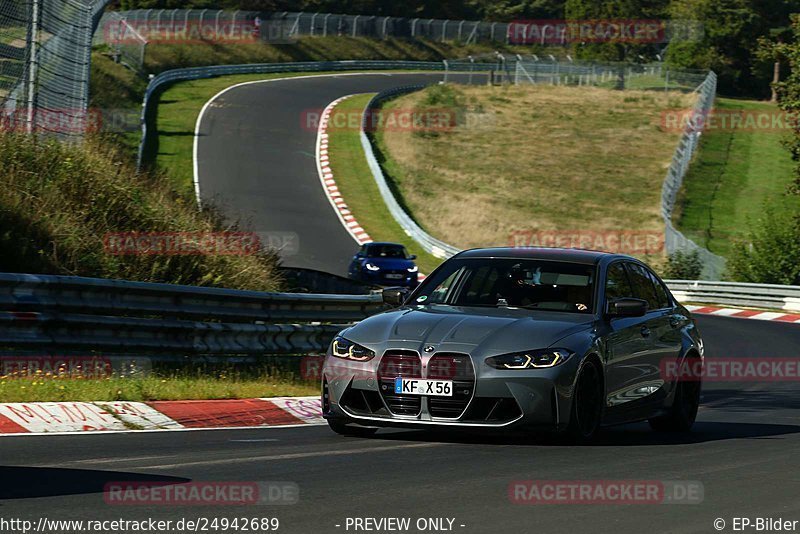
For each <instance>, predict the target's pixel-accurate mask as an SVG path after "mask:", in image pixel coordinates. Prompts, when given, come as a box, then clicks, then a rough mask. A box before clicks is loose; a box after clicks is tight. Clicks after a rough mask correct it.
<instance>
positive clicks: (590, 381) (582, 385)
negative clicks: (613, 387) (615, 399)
mask: <svg viewBox="0 0 800 534" xmlns="http://www.w3.org/2000/svg"><path fill="white" fill-rule="evenodd" d="M603 397H604V393H603V378H602V374H601V371H600V368H599V366H598V365H597V364H596V363H595V362H594V361H592V360H585V361H584V362H583V363H582V364H581V366H580V368H579V369H578V378H577V380H575V392H574V395H573V398H572V408H571V410H570V418H569V426H568V427H567V429H566V431H565V433H564V435H565V437H566V438H567V439H568V440H569V441H570V442H572V443H587V442H589V441H591V440H592V438H594V436H595V434H597V430H598V429H599V428H600V420H601V417H602V413H603Z"/></svg>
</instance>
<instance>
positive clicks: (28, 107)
mask: <svg viewBox="0 0 800 534" xmlns="http://www.w3.org/2000/svg"><path fill="white" fill-rule="evenodd" d="M107 2H108V0H17V1H6V2H3V3H2V4H1V5H2V7H0V65H2V67H0V87H1V88H2V89H0V99H2V108H1V109H2V121H3V127H4V129H10V130H17V131H25V132H36V133H43V134H47V135H54V136H57V137H59V138H65V139H69V138H81V137H82V136H83V134H84V133H85V131H86V129H87V123H88V121H89V116H88V113H87V108H88V102H89V65H90V59H91V45H92V33H93V31H94V27H95V25H96V24H97V22H98V21H99V17H100V13H101V12H102V10H103V8H104V7H105V5H106V3H107Z"/></svg>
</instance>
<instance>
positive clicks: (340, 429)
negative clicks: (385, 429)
mask: <svg viewBox="0 0 800 534" xmlns="http://www.w3.org/2000/svg"><path fill="white" fill-rule="evenodd" d="M328 426H329V427H331V430H333V431H334V432H336V433H337V434H339V435H340V436H350V437H356V438H368V437H370V436H372V435H373V434H375V432H377V431H378V429H377V428H367V427H363V426H355V425H346V424H344V423H342V422H341V421H339V420H337V419H328Z"/></svg>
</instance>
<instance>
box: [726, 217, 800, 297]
mask: <svg viewBox="0 0 800 534" xmlns="http://www.w3.org/2000/svg"><path fill="white" fill-rule="evenodd" d="M728 271H729V273H730V275H731V277H732V278H733V279H734V280H736V281H738V282H752V283H758V284H784V285H800V217H798V216H797V215H796V214H794V213H789V212H787V211H786V210H775V209H772V208H771V207H767V208H766V209H765V210H764V216H763V217H762V218H761V220H759V221H758V223H757V225H756V226H755V228H754V229H753V230H752V232H751V233H750V235H749V236H748V239H747V240H746V241H744V242H740V243H737V246H736V247H735V249H734V253H733V257H732V258H731V260H730V262H729V264H728Z"/></svg>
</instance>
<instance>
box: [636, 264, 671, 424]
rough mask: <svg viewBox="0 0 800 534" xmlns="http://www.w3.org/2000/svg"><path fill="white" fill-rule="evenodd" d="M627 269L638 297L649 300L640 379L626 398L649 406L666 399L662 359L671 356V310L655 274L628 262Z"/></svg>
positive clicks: (639, 363) (638, 364) (638, 361)
mask: <svg viewBox="0 0 800 534" xmlns="http://www.w3.org/2000/svg"><path fill="white" fill-rule="evenodd" d="M625 267H626V269H627V272H628V277H629V279H630V281H631V287H632V289H633V294H634V297H635V298H638V299H642V300H645V301H647V307H648V310H647V313H646V314H645V316H644V317H643V318H642V319H643V321H642V323H641V325H640V328H639V334H640V336H641V337H642V340H643V341H644V347H643V350H642V352H640V353H638V355H637V358H636V364H635V365H636V371H637V372H638V377H637V378H636V380H635V381H633V382H632V383H631V384H630V386H629V389H628V391H626V396H627V399H628V401H629V402H631V406H630V407H629V408H631V409H633V408H637V407H639V406H641V407H643V408H644V407H646V406H650V405H652V404H654V403H658V402H660V400H662V399H663V397H664V396H665V394H666V393H665V392H664V390H663V388H662V386H663V385H664V380H663V377H662V375H661V360H662V359H663V358H665V357H667V356H668V355H669V351H670V350H671V349H670V342H669V332H668V331H671V327H670V322H669V321H670V313H671V310H670V309H669V307H668V306H667V304H666V303H665V302H661V301H660V299H659V296H658V294H657V292H656V287H655V275H653V274H652V273H651V272H650V270H649V269H648V268H647V267H645V266H644V265H642V264H640V263H636V262H626V264H625Z"/></svg>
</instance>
